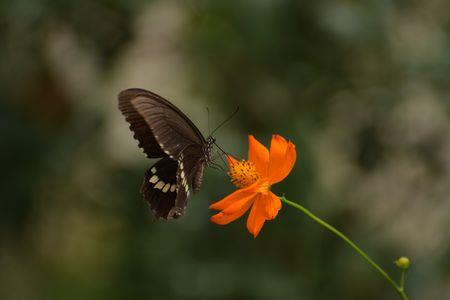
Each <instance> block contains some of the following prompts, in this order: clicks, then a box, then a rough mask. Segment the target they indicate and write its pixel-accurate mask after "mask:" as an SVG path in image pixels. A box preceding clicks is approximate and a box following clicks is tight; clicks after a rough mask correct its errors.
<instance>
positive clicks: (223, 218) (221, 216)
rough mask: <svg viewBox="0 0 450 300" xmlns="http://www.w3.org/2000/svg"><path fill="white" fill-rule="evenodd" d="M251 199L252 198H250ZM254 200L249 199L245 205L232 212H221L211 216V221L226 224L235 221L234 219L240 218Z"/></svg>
mask: <svg viewBox="0 0 450 300" xmlns="http://www.w3.org/2000/svg"><path fill="white" fill-rule="evenodd" d="M250 200H251V199H250ZM252 203H253V201H247V202H246V203H245V204H244V205H242V206H241V207H240V208H239V209H238V210H237V211H235V212H233V213H232V214H225V213H223V212H220V213H218V214H215V215H214V216H212V217H211V219H210V220H211V222H213V223H216V224H218V225H226V224H228V223H231V222H233V221H234V220H236V219H238V218H240V217H241V216H242V215H243V214H244V213H245V212H246V211H247V210H248V209H249V208H250V206H251V205H252Z"/></svg>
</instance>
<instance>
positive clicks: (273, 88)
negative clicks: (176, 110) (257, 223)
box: [0, 0, 450, 300]
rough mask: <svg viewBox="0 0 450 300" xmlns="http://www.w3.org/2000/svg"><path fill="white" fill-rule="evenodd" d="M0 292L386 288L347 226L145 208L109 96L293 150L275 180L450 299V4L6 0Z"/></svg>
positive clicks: (199, 200)
mask: <svg viewBox="0 0 450 300" xmlns="http://www.w3.org/2000/svg"><path fill="white" fill-rule="evenodd" d="M0 39H1V41H0V90H1V102H0V136H1V139H0V157H1V169H2V175H1V180H0V186H1V210H0V234H1V235H0V298H1V299H4V300H21V299H108V300H111V299H236V300H237V299H284V300H289V299H369V300H371V299H373V300H375V299H377V300H379V299H388V300H389V299H397V296H396V295H395V293H394V292H393V290H392V289H391V287H390V286H389V285H388V284H387V283H386V282H385V281H384V280H383V279H382V278H381V277H379V275H378V274H376V273H375V272H374V271H373V270H372V269H370V268H369V267H368V266H367V265H366V264H365V263H364V262H363V261H362V260H361V259H360V258H359V257H358V256H356V254H355V253H354V252H353V251H351V250H350V249H349V248H348V247H347V246H346V245H345V244H343V243H342V241H340V240H338V239H337V238H336V237H334V236H332V235H331V234H329V233H328V232H325V231H324V230H323V229H322V228H320V227H318V226H317V225H316V224H314V223H312V222H311V221H310V220H308V219H306V218H305V217H304V216H303V215H301V214H300V213H299V212H297V211H295V210H293V209H292V208H289V207H284V208H283V209H282V211H280V213H279V215H278V217H277V218H276V219H275V220H274V221H272V222H268V223H266V225H265V226H264V228H263V230H262V232H261V234H260V235H259V236H258V238H257V239H253V238H252V237H251V236H250V234H249V233H248V232H247V231H246V229H245V219H240V220H239V221H237V222H234V223H232V224H231V225H229V226H225V227H221V226H217V225H215V224H212V223H210V222H209V217H210V216H211V215H212V214H213V212H212V211H209V210H208V205H209V204H210V203H212V202H213V201H216V200H218V199H220V198H222V197H223V196H225V195H226V194H228V193H230V192H231V191H233V190H234V187H233V186H232V185H231V184H230V183H229V180H228V178H227V177H226V176H225V175H224V174H222V173H219V172H217V171H215V170H208V171H207V172H206V178H205V181H204V184H203V187H202V190H201V192H200V193H199V194H198V195H196V196H195V197H193V198H192V199H191V201H190V203H189V207H188V210H187V214H186V215H185V216H184V217H183V218H181V219H180V220H176V221H171V222H164V221H154V220H153V218H152V216H151V214H150V212H149V210H148V207H147V205H146V204H145V203H144V202H143V200H142V197H141V195H140V194H139V187H140V184H141V180H142V176H143V173H144V171H145V170H146V169H147V168H148V167H149V166H150V164H151V163H152V162H151V161H148V160H147V159H145V158H144V155H143V154H142V153H141V150H140V149H138V147H137V143H136V141H135V140H133V138H132V134H131V132H129V130H128V125H127V124H126V122H125V121H124V118H123V117H122V116H121V115H120V113H119V110H118V109H117V94H118V92H119V91H121V90H122V89H125V88H129V87H141V88H146V89H150V90H152V91H154V92H157V93H159V94H161V95H162V96H164V97H166V98H168V99H170V100H171V101H172V102H174V103H175V104H176V105H177V106H179V107H180V108H181V109H182V110H184V111H185V112H186V113H187V114H188V115H189V116H190V117H191V118H192V119H194V120H195V122H196V124H198V126H199V128H200V129H201V130H202V131H203V132H204V133H205V134H207V113H206V107H209V109H210V111H211V123H212V126H214V125H216V124H218V123H219V122H220V121H222V120H223V119H224V118H225V117H226V116H227V115H228V114H229V113H231V112H232V111H233V110H234V109H235V107H236V106H237V105H239V106H240V108H241V110H240V112H239V114H238V115H237V116H236V117H235V118H234V119H233V120H232V121H231V122H230V123H229V124H228V125H227V126H226V127H224V128H223V129H221V130H220V131H219V132H218V133H217V139H218V142H219V143H220V144H221V145H223V146H224V147H225V148H226V149H227V150H228V151H230V152H232V153H234V154H235V155H236V156H238V157H246V151H247V150H246V149H247V134H249V133H252V134H255V135H256V136H257V138H258V139H260V140H261V141H262V142H264V143H265V144H268V143H269V141H270V136H271V134H273V133H278V134H281V135H283V136H285V137H286V138H289V139H291V140H293V141H294V142H295V144H296V145H297V150H298V153H299V159H298V162H297V164H296V167H295V169H294V171H293V173H292V174H291V175H290V177H289V178H288V179H287V180H286V181H285V182H283V183H281V184H279V185H277V186H276V187H274V191H275V192H276V193H278V194H282V193H285V194H286V196H287V197H288V198H290V199H291V200H294V201H300V202H302V203H303V204H304V205H305V206H306V207H308V208H310V209H311V210H312V211H314V212H316V213H317V214H319V215H320V216H322V217H324V218H325V219H326V220H328V221H330V222H331V223H332V224H334V225H336V226H337V227H338V228H341V229H342V230H343V231H344V232H346V233H347V234H348V235H349V236H350V237H352V238H353V239H355V240H356V241H358V242H359V243H360V245H361V246H362V247H363V248H364V249H365V250H367V252H368V253H370V254H371V255H372V256H373V258H374V259H375V260H376V261H377V262H379V263H380V264H381V265H382V266H384V267H386V269H387V270H389V271H390V272H391V273H392V274H394V276H398V273H397V270H396V269H395V266H394V264H393V261H394V260H395V259H396V258H397V257H398V256H400V255H408V256H410V257H411V259H412V260H413V266H412V268H411V270H410V272H409V274H408V281H407V289H408V291H409V294H410V297H411V299H424V300H425V299H450V246H449V245H450V243H449V242H450V230H449V228H450V201H449V197H450V196H449V195H450V184H449V183H450V117H449V111H450V2H449V1H447V0H429V1H389V0H370V1H350V0H349V1H323V0H319V1H275V0H261V1H257V0H253V1H237V0H230V1H207V0H203V1H139V0H133V1H119V0H103V1H100V0H98V1H88V0H80V1H63V0H60V1H45V0H33V1H31V0H29V1H27V0H16V1H7V0H4V1H1V2H0Z"/></svg>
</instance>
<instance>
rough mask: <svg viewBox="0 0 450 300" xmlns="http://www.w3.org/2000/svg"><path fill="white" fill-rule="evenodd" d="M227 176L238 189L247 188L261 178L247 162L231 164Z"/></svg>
mask: <svg viewBox="0 0 450 300" xmlns="http://www.w3.org/2000/svg"><path fill="white" fill-rule="evenodd" d="M228 175H229V176H230V177H231V182H232V183H233V184H234V185H235V186H237V187H239V188H244V187H248V186H250V185H252V184H253V183H255V182H256V181H257V180H258V179H260V178H261V176H260V174H259V173H258V171H256V168H255V165H254V164H253V163H252V162H251V161H248V160H241V161H235V162H234V163H232V164H231V165H230V171H229V172H228Z"/></svg>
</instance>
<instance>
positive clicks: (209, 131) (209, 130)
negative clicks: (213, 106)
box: [206, 107, 211, 135]
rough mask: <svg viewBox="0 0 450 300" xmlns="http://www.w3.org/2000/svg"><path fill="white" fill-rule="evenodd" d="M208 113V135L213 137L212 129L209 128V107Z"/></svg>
mask: <svg viewBox="0 0 450 300" xmlns="http://www.w3.org/2000/svg"><path fill="white" fill-rule="evenodd" d="M206 111H207V112H208V135H211V127H210V126H209V107H206Z"/></svg>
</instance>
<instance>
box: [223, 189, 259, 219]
mask: <svg viewBox="0 0 450 300" xmlns="http://www.w3.org/2000/svg"><path fill="white" fill-rule="evenodd" d="M255 195H256V194H251V195H250V196H248V197H244V198H242V199H239V200H236V201H234V202H233V203H232V204H230V205H229V206H228V207H227V208H225V209H224V210H222V212H223V213H224V214H226V215H231V214H234V213H235V212H237V211H239V210H240V209H241V208H242V207H243V206H246V205H247V202H252V200H253V199H254V198H255Z"/></svg>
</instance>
